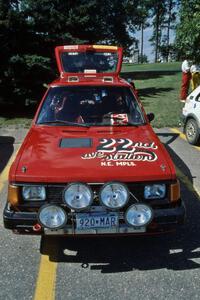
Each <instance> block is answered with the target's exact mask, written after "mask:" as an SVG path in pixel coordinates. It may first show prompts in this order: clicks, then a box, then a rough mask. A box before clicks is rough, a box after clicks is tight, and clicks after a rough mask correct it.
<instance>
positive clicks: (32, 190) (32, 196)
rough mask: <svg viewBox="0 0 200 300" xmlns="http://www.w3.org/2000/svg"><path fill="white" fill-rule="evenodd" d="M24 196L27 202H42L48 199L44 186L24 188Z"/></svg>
mask: <svg viewBox="0 0 200 300" xmlns="http://www.w3.org/2000/svg"><path fill="white" fill-rule="evenodd" d="M22 195H23V198H24V200H26V201H41V200H45V199H46V190H45V187H44V186H39V185H38V186H23V188H22Z"/></svg>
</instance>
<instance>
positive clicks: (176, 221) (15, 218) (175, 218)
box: [3, 202, 186, 235]
mask: <svg viewBox="0 0 200 300" xmlns="http://www.w3.org/2000/svg"><path fill="white" fill-rule="evenodd" d="M153 211H154V218H153V220H152V222H151V223H150V224H149V225H148V226H147V227H141V228H134V227H132V226H129V225H127V224H126V223H123V224H119V226H118V227H117V228H96V229H83V230H77V229H76V228H75V227H73V226H72V225H66V226H65V227H64V228H62V229H58V230H50V229H46V228H45V229H43V228H41V230H39V231H36V230H35V228H34V225H36V224H37V223H38V220H37V213H36V212H18V211H14V210H12V209H11V208H10V206H9V204H8V203H7V204H6V206H5V209H4V212H3V220H4V227H5V228H7V229H11V230H13V231H14V232H15V233H22V234H45V235H94V234H95V235H109V234H111V235H113V234H115V235H123V234H136V235H138V234H151V233H159V232H165V231H171V230H174V229H176V227H177V225H181V224H183V223H184V220H185V215H186V211H185V206H184V204H183V203H182V202H181V203H180V204H179V206H176V207H173V208H167V209H166V208H165V209H153Z"/></svg>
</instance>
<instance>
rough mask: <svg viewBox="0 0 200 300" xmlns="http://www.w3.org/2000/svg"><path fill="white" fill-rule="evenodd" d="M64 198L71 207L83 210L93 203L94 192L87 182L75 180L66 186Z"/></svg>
mask: <svg viewBox="0 0 200 300" xmlns="http://www.w3.org/2000/svg"><path fill="white" fill-rule="evenodd" d="M63 198H64V202H65V204H66V205H67V206H68V207H69V208H71V209H74V210H82V209H86V208H87V207H89V206H90V205H91V204H92V201H93V193H92V190H91V189H90V187H89V186H88V185H87V184H84V183H79V182H74V183H71V184H69V185H68V186H67V187H66V189H65V190H64V196H63Z"/></svg>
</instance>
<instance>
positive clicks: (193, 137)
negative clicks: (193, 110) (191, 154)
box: [185, 119, 200, 145]
mask: <svg viewBox="0 0 200 300" xmlns="http://www.w3.org/2000/svg"><path fill="white" fill-rule="evenodd" d="M199 131H200V129H199V128H198V124H197V122H196V121H195V120H194V119H188V120H187V122H186V125H185V134H186V138H187V140H188V142H189V143H190V144H192V145H197V144H199V142H200V134H199Z"/></svg>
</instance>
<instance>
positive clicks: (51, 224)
mask: <svg viewBox="0 0 200 300" xmlns="http://www.w3.org/2000/svg"><path fill="white" fill-rule="evenodd" d="M38 220H39V222H40V224H41V225H42V226H43V227H47V228H50V229H58V228H61V227H63V226H64V225H65V224H66V222H67V215H66V213H65V211H64V209H62V208H61V207H59V206H56V205H45V206H42V207H41V209H40V210H39V212H38Z"/></svg>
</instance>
